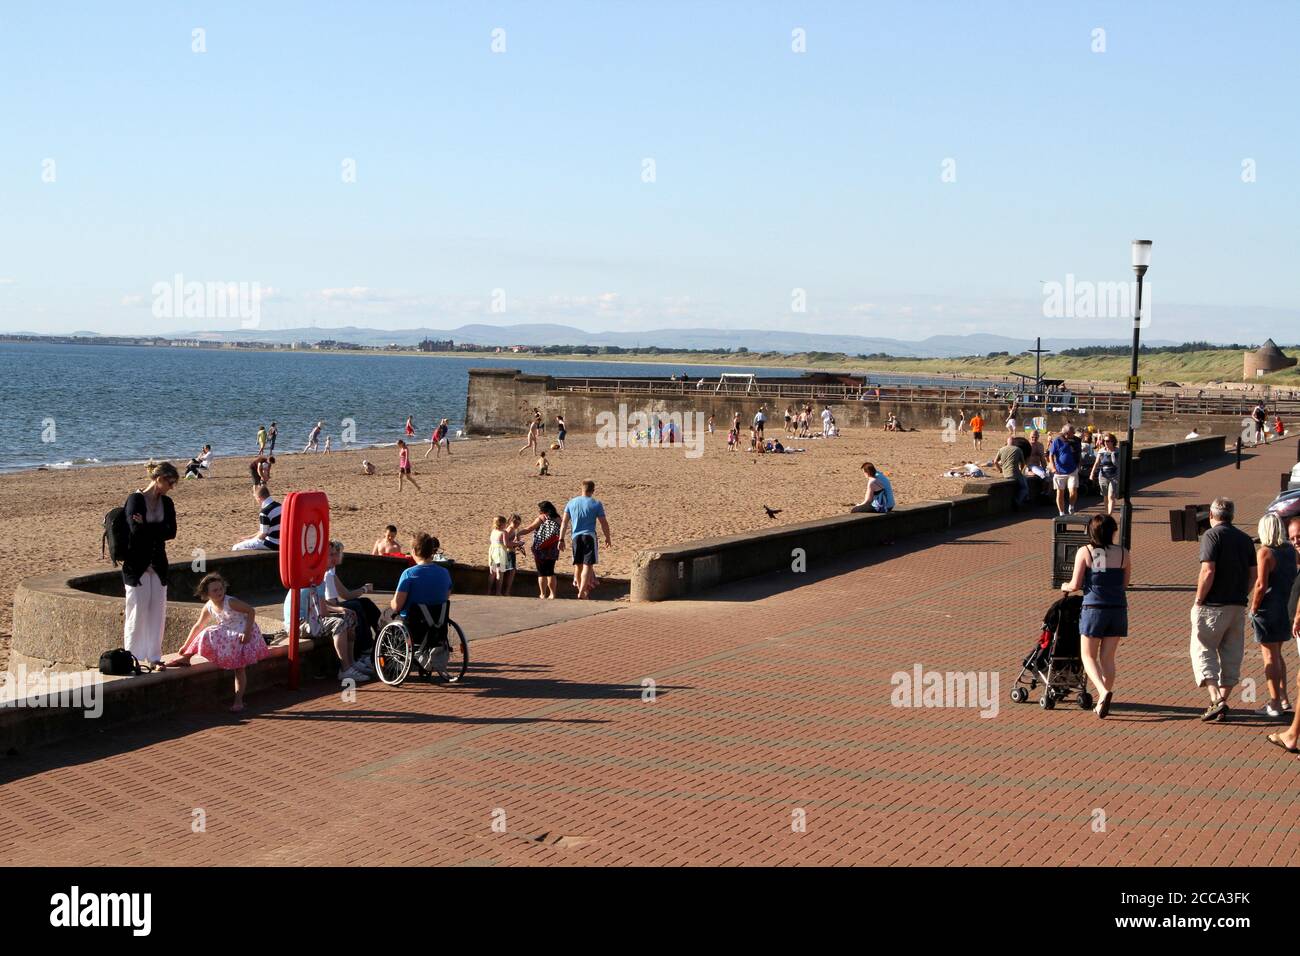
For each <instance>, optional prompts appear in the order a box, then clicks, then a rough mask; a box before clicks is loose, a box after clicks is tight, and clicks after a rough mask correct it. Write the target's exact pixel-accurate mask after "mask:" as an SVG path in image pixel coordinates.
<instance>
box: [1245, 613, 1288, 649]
mask: <svg viewBox="0 0 1300 956" xmlns="http://www.w3.org/2000/svg"><path fill="white" fill-rule="evenodd" d="M1247 616H1248V617H1249V619H1250V627H1251V630H1252V631H1254V632H1255V643H1256V644H1281V643H1282V642H1283V641H1289V640H1290V639H1291V619H1290V617H1288V616H1287V614H1286V612H1285V611H1284V612H1283V613H1282V615H1281V617H1278V616H1277V615H1276V614H1251V615H1247Z"/></svg>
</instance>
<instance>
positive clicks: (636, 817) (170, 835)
mask: <svg viewBox="0 0 1300 956" xmlns="http://www.w3.org/2000/svg"><path fill="white" fill-rule="evenodd" d="M1295 447H1296V446H1295V443H1294V440H1291V439H1288V440H1286V441H1285V442H1284V443H1282V444H1281V445H1277V446H1273V447H1271V448H1269V449H1265V450H1262V451H1261V453H1260V454H1258V455H1252V456H1250V457H1248V459H1247V461H1246V462H1245V464H1244V465H1243V468H1242V470H1240V471H1235V470H1234V469H1233V468H1232V466H1231V464H1227V465H1221V466H1218V467H1214V468H1201V469H1195V470H1189V471H1187V472H1184V473H1182V474H1180V475H1179V476H1177V477H1174V478H1170V479H1168V480H1165V481H1162V482H1159V483H1157V484H1154V485H1151V486H1148V487H1147V488H1145V489H1143V490H1142V491H1141V492H1140V495H1139V497H1138V498H1137V503H1138V504H1139V505H1140V506H1141V507H1142V509H1144V510H1140V511H1138V512H1137V513H1136V517H1137V521H1138V524H1137V525H1136V527H1135V545H1136V548H1135V562H1134V563H1135V575H1134V581H1135V584H1136V588H1135V590H1134V592H1133V593H1132V594H1131V597H1130V603H1131V612H1130V618H1131V621H1132V629H1133V637H1132V638H1131V639H1130V640H1129V641H1127V642H1125V644H1124V646H1123V647H1122V648H1121V650H1120V654H1119V683H1118V689H1117V695H1116V701H1117V702H1116V705H1115V708H1114V710H1113V711H1112V715H1111V717H1110V718H1109V719H1108V720H1105V721H1099V720H1097V719H1096V717H1094V716H1093V715H1092V714H1091V713H1088V712H1083V711H1080V710H1078V709H1077V708H1076V707H1074V706H1073V705H1072V704H1070V705H1061V706H1059V707H1058V708H1057V709H1056V710H1054V711H1050V712H1049V711H1043V710H1042V709H1041V708H1039V707H1038V705H1037V704H1036V703H1034V702H1032V701H1031V702H1030V703H1028V704H1019V705H1016V704H1012V703H1010V701H1009V700H1008V699H1007V694H1008V692H1009V690H1010V687H1011V682H1012V680H1013V678H1014V676H1015V674H1016V671H1017V670H1018V669H1019V664H1020V660H1021V658H1022V657H1023V655H1024V654H1025V652H1026V650H1027V649H1028V647H1029V646H1030V644H1031V643H1032V641H1033V640H1034V638H1035V637H1036V635H1037V631H1038V622H1039V620H1040V619H1041V615H1042V612H1043V610H1044V609H1045V607H1046V606H1047V605H1048V604H1049V603H1050V601H1051V600H1052V598H1053V594H1052V592H1051V591H1050V590H1049V588H1048V579H1049V575H1050V560H1049V541H1048V538H1049V534H1050V531H1049V528H1050V522H1049V519H1048V517H1047V516H1046V515H1047V513H1046V512H1043V513H1041V515H1040V516H1037V517H1034V518H1027V519H1024V520H1020V521H1016V522H1014V523H1011V524H1008V525H1005V526H998V525H994V524H989V525H985V526H968V527H965V528H963V529H961V530H960V531H959V532H954V533H951V534H948V535H934V536H930V537H927V538H925V539H920V540H916V541H913V542H910V543H905V544H904V545H899V546H894V547H889V548H881V549H878V550H877V551H875V552H873V553H872V554H871V555H870V556H869V557H867V558H865V559H857V560H854V561H852V562H847V563H844V564H841V565H838V566H836V567H835V568H822V569H819V568H810V569H809V573H808V574H807V575H805V576H801V577H795V576H793V575H785V576H783V577H782V578H773V579H767V580H764V581H760V582H756V583H753V584H747V585H743V586H739V587H735V588H732V589H729V590H726V591H722V592H718V595H717V599H716V600H709V601H695V602H681V603H672V604H663V605H653V606H629V607H626V608H623V609H621V610H618V611H615V612H613V613H610V614H602V615H597V616H594V617H589V618H583V619H578V620H571V621H566V622H562V623H559V624H556V625H553V626H549V627H543V628H538V629H534V630H529V631H525V632H522V633H520V634H515V635H510V636H505V637H500V638H494V639H491V640H485V641H480V642H478V643H475V644H474V645H473V648H472V652H473V655H474V657H475V659H476V666H475V668H474V670H473V671H472V672H471V680H470V682H469V683H468V684H467V685H466V686H463V687H459V688H441V687H432V686H428V685H425V684H423V683H421V682H419V681H412V682H409V683H408V684H406V685H405V686H403V687H401V688H397V689H394V688H387V687H383V686H379V685H366V686H365V687H363V688H361V689H360V691H359V693H358V695H357V700H356V702H355V703H345V702H343V701H341V700H340V698H339V696H338V695H337V693H334V692H333V686H332V685H325V684H320V683H318V684H315V685H312V686H309V687H308V689H307V693H304V694H301V695H290V694H289V693H288V692H280V691H276V692H271V693H267V694H262V695H258V696H255V697H253V698H250V710H249V711H248V712H246V713H245V714H244V715H243V719H242V720H235V719H233V718H230V717H229V715H227V714H225V713H224V712H221V713H211V714H209V713H200V714H190V715H183V716H178V717H170V718H165V719H159V720H158V721H156V722H154V723H153V724H152V725H145V726H135V727H126V728H122V729H119V730H116V731H111V732H107V733H103V734H99V735H96V736H95V737H93V738H88V739H87V740H86V742H84V743H77V744H64V745H56V746H54V747H51V748H47V749H44V750H37V751H34V752H31V753H28V754H24V755H21V756H18V757H12V758H8V759H2V758H0V780H3V781H4V783H3V785H2V786H0V856H3V858H4V860H5V861H6V862H8V863H12V864H107V863H116V864H134V863H157V864H300V863H305V864H351V863H357V864H495V865H509V864H614V865H621V864H682V863H702V864H726V865H734V864H774V863H800V864H850V863H868V864H1010V863H1022V864H1043V863H1045V864H1084V865H1096V864H1180V865H1182V864H1201V865H1222V864H1254V865H1269V864H1289V863H1294V862H1295V861H1296V860H1297V859H1298V858H1300V817H1297V815H1296V813H1295V799H1296V792H1297V788H1298V787H1300V763H1297V762H1296V760H1295V758H1292V757H1288V756H1287V755H1285V754H1283V753H1282V751H1280V750H1278V749H1276V748H1271V747H1269V746H1267V745H1266V744H1265V743H1264V734H1265V733H1266V732H1267V731H1268V730H1269V728H1270V726H1271V725H1272V722H1269V721H1266V720H1264V719H1263V718H1259V717H1256V716H1254V715H1253V714H1252V715H1249V716H1247V715H1245V714H1244V713H1242V712H1241V711H1238V712H1237V714H1238V716H1236V717H1235V718H1234V719H1233V720H1232V721H1231V722H1229V723H1225V724H1203V723H1201V722H1200V721H1198V720H1197V719H1196V716H1197V714H1199V712H1200V711H1201V710H1202V709H1203V708H1204V707H1205V706H1206V700H1205V695H1204V693H1203V692H1202V691H1200V690H1199V689H1197V688H1196V687H1194V686H1193V682H1192V676H1191V669H1190V664H1189V662H1188V654H1187V644H1188V623H1187V622H1188V608H1189V605H1190V602H1191V599H1192V583H1193V581H1194V579H1195V572H1196V556H1197V552H1196V545H1194V544H1187V543H1184V544H1172V543H1170V542H1169V541H1168V530H1167V522H1166V509H1168V508H1171V507H1178V506H1180V505H1182V504H1184V503H1191V502H1208V501H1209V500H1210V499H1211V498H1212V497H1213V496H1214V495H1215V494H1227V495H1230V496H1232V497H1234V498H1236V500H1237V503H1238V514H1239V515H1240V517H1241V522H1240V523H1241V525H1242V526H1243V527H1245V528H1247V530H1253V523H1254V521H1255V520H1257V519H1258V516H1259V514H1260V512H1261V510H1262V507H1263V506H1264V505H1265V504H1266V503H1267V502H1268V501H1269V500H1270V499H1271V498H1272V497H1273V495H1274V494H1275V489H1276V488H1277V480H1278V474H1279V472H1281V471H1283V470H1284V469H1286V468H1289V466H1290V464H1291V463H1292V462H1293V461H1294V458H1295ZM1228 460H1229V459H1225V461H1228ZM614 519H615V522H616V521H617V516H614ZM922 546H924V547H923V549H922ZM832 571H834V572H835V573H830V572H832ZM796 581H797V584H796ZM785 588H789V590H783V589H785ZM517 600H528V599H517ZM1286 655H1287V659H1288V665H1289V667H1290V669H1291V672H1292V673H1293V674H1294V673H1295V671H1296V658H1295V652H1294V645H1288V647H1287V650H1286ZM916 664H920V665H922V666H923V667H924V668H925V669H927V670H929V669H937V670H941V671H946V670H960V671H969V670H976V671H996V672H998V673H999V674H1000V678H1001V681H1000V687H999V692H998V699H997V703H998V708H999V709H998V711H997V714H996V716H994V717H992V718H988V719H985V718H982V717H981V716H980V714H979V712H978V710H976V709H924V708H916V709H905V708H896V707H893V706H891V705H890V692H891V690H892V686H891V683H890V676H891V675H892V674H893V673H894V672H896V671H909V672H910V671H911V670H912V669H913V666H914V665H916ZM1245 675H1246V676H1249V677H1253V678H1255V680H1256V681H1257V682H1258V683H1259V685H1260V687H1261V688H1262V686H1263V673H1262V667H1261V665H1260V661H1259V654H1258V651H1257V649H1256V647H1255V646H1254V644H1253V642H1250V640H1249V638H1248V647H1247V653H1246V667H1245ZM646 679H651V680H653V681H654V682H655V689H656V694H655V699H654V700H653V701H646V700H644V699H643V694H644V687H643V681H645V680H646ZM1252 709H1253V708H1252ZM196 809H198V810H202V811H203V814H204V817H205V820H206V832H202V833H195V832H193V831H192V827H191V822H192V820H193V819H195V816H194V811H195V810H196ZM1103 813H1104V820H1105V829H1104V832H1096V831H1095V830H1094V826H1093V822H1094V820H1096V819H1100V814H1103ZM801 821H802V824H803V832H798V824H799V823H800V822H801ZM494 822H495V824H496V826H497V828H498V829H499V828H501V826H502V825H504V828H505V830H506V832H504V833H501V832H495V831H494ZM792 824H794V825H792Z"/></svg>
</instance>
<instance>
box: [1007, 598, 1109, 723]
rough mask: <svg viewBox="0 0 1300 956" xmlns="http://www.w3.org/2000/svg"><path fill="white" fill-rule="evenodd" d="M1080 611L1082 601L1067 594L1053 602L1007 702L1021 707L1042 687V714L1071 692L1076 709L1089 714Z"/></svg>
mask: <svg viewBox="0 0 1300 956" xmlns="http://www.w3.org/2000/svg"><path fill="white" fill-rule="evenodd" d="M1082 611H1083V597H1082V596H1080V595H1078V594H1067V595H1065V596H1064V597H1061V598H1059V599H1058V600H1056V601H1055V602H1053V604H1052V606H1051V607H1050V608H1048V609H1047V614H1046V615H1045V616H1044V617H1043V631H1042V633H1041V634H1040V635H1039V636H1038V643H1036V644H1035V645H1034V648H1033V650H1031V651H1030V652H1029V656H1028V657H1026V658H1025V659H1024V660H1023V661H1022V662H1021V668H1020V673H1019V674H1018V675H1017V676H1016V683H1015V686H1014V687H1012V688H1011V699H1012V700H1013V701H1015V702H1016V703H1017V704H1023V703H1024V702H1025V701H1027V700H1028V699H1029V692H1030V691H1031V690H1034V689H1035V688H1036V687H1037V686H1038V685H1039V684H1042V685H1043V696H1041V697H1039V698H1038V703H1039V705H1040V706H1041V707H1042V708H1043V710H1051V709H1052V708H1053V707H1055V706H1056V703H1057V701H1061V700H1065V699H1066V698H1068V697H1069V696H1070V693H1071V692H1072V691H1075V692H1077V693H1078V697H1077V698H1076V700H1077V702H1078V704H1079V707H1080V708H1082V709H1083V710H1091V709H1092V705H1093V699H1092V695H1091V694H1089V693H1088V675H1087V674H1086V673H1085V672H1084V669H1083V659H1082V658H1081V657H1080V656H1079V615H1080V613H1082Z"/></svg>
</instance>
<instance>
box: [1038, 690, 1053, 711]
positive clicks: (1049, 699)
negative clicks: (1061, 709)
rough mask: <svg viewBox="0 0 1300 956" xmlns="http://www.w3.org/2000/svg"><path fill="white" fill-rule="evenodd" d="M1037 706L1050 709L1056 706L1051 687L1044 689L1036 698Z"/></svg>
mask: <svg viewBox="0 0 1300 956" xmlns="http://www.w3.org/2000/svg"><path fill="white" fill-rule="evenodd" d="M1038 706H1039V707H1041V708H1043V710H1051V709H1052V708H1054V707H1055V706H1056V695H1055V694H1053V693H1052V691H1051V688H1048V689H1047V690H1046V691H1044V693H1043V696H1042V697H1040V698H1038Z"/></svg>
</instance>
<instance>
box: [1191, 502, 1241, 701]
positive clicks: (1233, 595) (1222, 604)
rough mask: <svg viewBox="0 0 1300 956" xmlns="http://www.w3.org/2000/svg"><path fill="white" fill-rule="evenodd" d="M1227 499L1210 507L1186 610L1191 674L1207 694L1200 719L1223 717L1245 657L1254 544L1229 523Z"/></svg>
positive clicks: (1233, 508)
mask: <svg viewBox="0 0 1300 956" xmlns="http://www.w3.org/2000/svg"><path fill="white" fill-rule="evenodd" d="M1235 512H1236V506H1235V505H1234V504H1233V503H1232V501H1231V500H1230V499H1228V498H1215V499H1214V501H1213V503H1211V505H1210V530H1209V531H1207V532H1205V534H1203V535H1201V572H1200V574H1199V575H1198V576H1197V580H1196V601H1195V603H1194V604H1193V606H1192V639H1191V657H1192V672H1193V674H1194V676H1195V677H1196V684H1197V686H1198V687H1204V688H1206V690H1207V691H1208V692H1209V695H1210V706H1209V708H1208V709H1207V710H1206V711H1205V713H1203V714H1201V720H1220V719H1222V718H1223V717H1226V716H1227V713H1228V695H1229V694H1231V693H1232V688H1233V687H1234V686H1236V684H1237V682H1238V680H1239V679H1240V677H1241V659H1242V657H1243V655H1244V654H1245V638H1246V601H1247V600H1248V595H1249V594H1250V591H1251V588H1253V587H1254V585H1255V546H1254V544H1253V543H1252V542H1251V540H1250V536H1249V535H1248V534H1246V533H1245V532H1244V531H1241V530H1240V529H1238V528H1237V527H1235V526H1234V525H1233V523H1232V519H1233V516H1234V514H1235Z"/></svg>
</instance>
